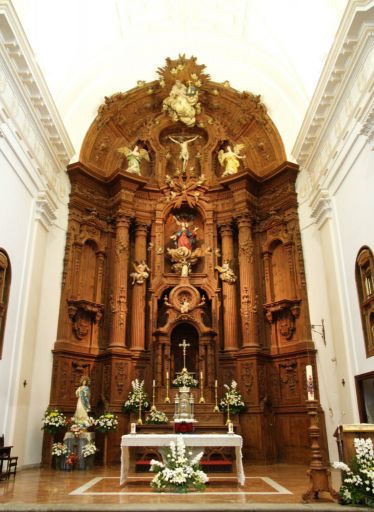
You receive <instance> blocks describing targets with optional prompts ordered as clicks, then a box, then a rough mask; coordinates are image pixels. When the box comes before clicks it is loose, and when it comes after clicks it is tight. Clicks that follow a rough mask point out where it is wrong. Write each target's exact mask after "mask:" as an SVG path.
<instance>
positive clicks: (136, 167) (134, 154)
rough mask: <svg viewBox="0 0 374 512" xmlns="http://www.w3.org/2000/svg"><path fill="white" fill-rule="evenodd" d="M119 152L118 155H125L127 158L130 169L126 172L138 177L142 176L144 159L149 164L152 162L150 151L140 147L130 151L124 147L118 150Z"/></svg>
mask: <svg viewBox="0 0 374 512" xmlns="http://www.w3.org/2000/svg"><path fill="white" fill-rule="evenodd" d="M117 151H118V153H121V154H122V155H125V157H126V158H127V163H128V167H127V169H126V171H127V172H129V173H131V174H137V175H138V176H141V172H140V162H141V161H142V160H143V158H144V160H147V162H149V161H150V159H149V153H148V151H147V150H146V149H143V148H140V149H139V146H135V147H134V149H130V148H128V147H127V146H124V147H123V148H118V149H117Z"/></svg>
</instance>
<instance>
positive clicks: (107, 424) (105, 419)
mask: <svg viewBox="0 0 374 512" xmlns="http://www.w3.org/2000/svg"><path fill="white" fill-rule="evenodd" d="M117 426H118V417H117V416H116V415H115V414H113V413H112V412H109V411H107V412H104V414H102V415H101V416H99V417H98V418H97V419H96V420H95V429H96V430H97V431H98V432H102V433H103V434H107V433H108V432H110V431H111V430H117Z"/></svg>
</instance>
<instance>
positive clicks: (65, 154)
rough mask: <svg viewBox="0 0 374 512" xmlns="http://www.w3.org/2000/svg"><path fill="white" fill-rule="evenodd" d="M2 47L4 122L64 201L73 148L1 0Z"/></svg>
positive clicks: (15, 21)
mask: <svg viewBox="0 0 374 512" xmlns="http://www.w3.org/2000/svg"><path fill="white" fill-rule="evenodd" d="M0 43H1V44H0V121H1V122H3V123H4V124H6V125H7V126H8V128H9V129H10V131H11V132H12V133H14V134H15V135H16V137H17V139H18V140H19V143H20V146H21V147H22V149H23V151H24V152H25V154H26V155H27V157H28V159H29V161H30V163H31V165H30V170H29V172H34V173H35V175H37V176H39V177H40V176H42V177H43V181H44V182H45V186H47V187H48V189H49V190H50V191H51V193H52V194H54V195H55V197H56V199H57V198H60V199H63V198H64V196H65V194H66V176H64V174H65V172H66V166H67V164H68V163H69V160H70V158H71V157H72V156H73V154H74V148H73V146H72V144H71V142H70V139H69V136H68V134H67V132H66V130H65V127H64V125H63V122H62V120H61V117H60V115H59V113H58V111H57V108H56V105H55V104H54V101H53V99H52V96H51V94H50V92H49V90H48V87H47V84H46V82H45V80H44V78H43V76H42V74H41V72H40V70H39V67H38V64H37V62H36V61H35V57H34V55H33V52H32V49H31V47H30V45H29V43H28V40H27V37H26V35H25V33H24V30H23V28H22V26H21V23H20V21H19V19H18V17H17V14H16V12H15V10H14V8H13V6H12V3H11V2H10V1H9V0H0ZM31 169H32V171H31ZM41 192H42V191H41ZM54 203H55V200H54Z"/></svg>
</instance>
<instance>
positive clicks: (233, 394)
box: [219, 380, 245, 414]
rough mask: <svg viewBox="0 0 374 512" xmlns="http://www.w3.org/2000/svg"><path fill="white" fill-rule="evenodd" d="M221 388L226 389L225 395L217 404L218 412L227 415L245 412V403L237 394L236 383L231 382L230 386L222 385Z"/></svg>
mask: <svg viewBox="0 0 374 512" xmlns="http://www.w3.org/2000/svg"><path fill="white" fill-rule="evenodd" d="M223 386H224V388H225V389H226V393H225V394H224V395H223V397H222V399H221V401H220V403H219V410H220V411H222V412H228V413H229V414H238V413H240V412H243V411H245V403H244V402H243V399H242V396H241V394H240V393H239V390H238V384H237V382H236V381H235V380H233V381H231V384H230V386H229V385H228V384H224V385H223Z"/></svg>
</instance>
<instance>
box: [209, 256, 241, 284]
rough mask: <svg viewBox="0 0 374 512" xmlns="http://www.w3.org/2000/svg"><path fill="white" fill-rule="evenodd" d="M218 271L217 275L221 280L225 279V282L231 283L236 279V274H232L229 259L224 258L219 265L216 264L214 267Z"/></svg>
mask: <svg viewBox="0 0 374 512" xmlns="http://www.w3.org/2000/svg"><path fill="white" fill-rule="evenodd" d="M214 268H215V269H216V270H218V272H219V277H220V279H222V281H225V282H226V283H230V284H233V283H235V281H236V275H235V274H234V271H233V270H232V268H230V262H229V260H225V261H224V262H223V264H222V266H221V267H220V266H219V265H216V266H215V267H214Z"/></svg>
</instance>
